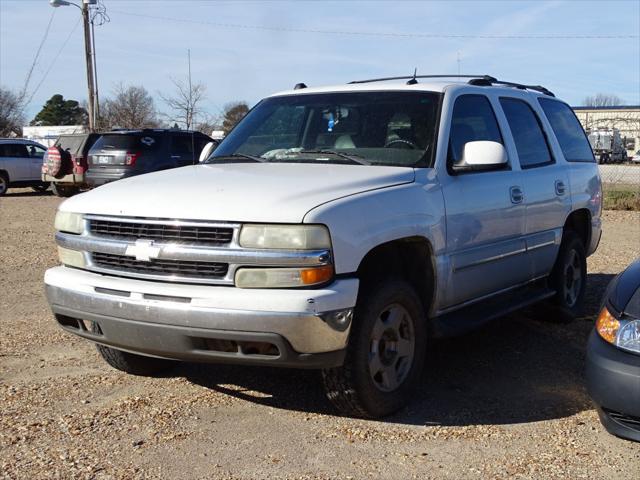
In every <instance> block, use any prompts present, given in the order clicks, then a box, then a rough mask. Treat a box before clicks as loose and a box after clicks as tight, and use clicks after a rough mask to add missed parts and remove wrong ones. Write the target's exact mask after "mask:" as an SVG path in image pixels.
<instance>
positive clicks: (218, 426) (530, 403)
mask: <svg viewBox="0 0 640 480" xmlns="http://www.w3.org/2000/svg"><path fill="white" fill-rule="evenodd" d="M59 202H60V200H59V199H57V198H55V197H53V196H50V195H38V194H33V193H31V192H30V191H29V190H11V191H10V192H9V194H8V195H7V196H6V197H3V198H1V199H0V227H1V228H0V402H1V403H0V404H1V405H2V408H1V411H0V478H28V479H33V478H49V477H51V478H100V479H102V478H157V477H158V478H159V477H162V478H223V479H236V478H238V479H239V478H246V479H250V478H292V479H293V478H295V479H299V478H300V479H325V478H356V479H359V478H398V479H410V478H420V479H425V478H454V479H460V478H541V479H543V478H544V479H549V478H572V479H575V478H607V479H613V478H620V479H634V480H636V479H638V478H640V444H634V443H631V442H626V441H623V440H620V439H617V438H615V437H612V436H610V435H608V434H607V433H606V432H605V431H604V430H603V429H602V427H601V426H600V423H599V422H598V418H597V415H596V413H595V411H594V410H593V407H592V405H591V403H590V401H589V398H588V397H587V396H586V393H585V388H584V378H583V364H584V348H585V344H586V339H587V335H588V333H589V331H590V329H591V327H592V325H593V320H594V314H595V313H596V308H597V303H598V301H599V299H600V296H601V294H602V292H603V289H604V287H605V285H606V284H607V282H608V281H609V280H610V279H611V277H612V276H613V275H614V274H615V273H617V272H619V271H620V270H621V269H622V268H623V267H624V266H626V265H627V264H629V263H630V262H631V261H632V260H633V259H634V258H635V257H637V256H638V255H639V254H640V213H637V212H605V214H604V228H605V234H604V237H603V239H602V243H601V245H600V249H599V250H598V252H597V253H596V254H595V255H594V256H593V257H591V258H590V259H589V270H590V275H589V287H588V293H587V295H588V302H589V308H588V313H589V316H588V317H585V318H584V319H580V320H577V321H576V322H574V323H572V324H571V325H568V326H567V325H554V324H550V323H546V322H544V321H542V320H543V319H540V318H537V317H536V314H535V313H533V312H524V313H520V314H517V315H512V316H510V317H507V318H504V319H502V320H499V321H496V322H493V323H492V324H491V325H488V326H487V327H485V328H484V329H482V330H480V331H477V332H474V333H473V334H469V335H467V336H465V337H462V338H458V339H454V340H447V341H441V342H439V343H436V344H435V345H433V348H432V351H431V353H430V355H429V358H428V360H427V361H428V366H427V369H426V370H427V374H426V376H425V380H424V388H423V389H422V391H421V392H419V394H418V395H417V396H416V399H415V402H414V403H413V404H412V405H411V407H409V408H408V409H406V410H404V411H402V412H400V413H399V414H397V415H395V416H393V417H391V418H387V419H385V420H384V421H379V422H378V421H363V420H354V419H349V418H341V417H338V416H336V415H334V413H333V412H332V411H331V409H330V408H329V407H328V405H327V403H325V401H324V398H323V393H322V389H321V385H320V383H319V380H318V374H317V373H316V372H310V371H294V370H278V369H260V368H246V367H245V368H240V367H231V366H216V365H192V364H182V365H180V366H178V367H176V368H175V369H174V370H172V371H171V372H169V373H168V374H167V375H166V376H164V377H162V378H142V377H133V376H127V375H125V374H123V373H119V372H117V371H115V370H113V369H111V368H109V367H108V366H107V365H106V364H104V363H103V362H102V361H101V360H100V359H99V357H98V354H97V352H96V351H95V349H94V348H93V346H92V345H90V344H89V343H88V342H85V341H83V340H81V339H77V338H75V337H72V336H70V335H67V334H65V333H63V332H62V331H61V330H60V329H59V328H58V327H56V325H55V323H54V320H53V318H52V315H51V314H50V312H49V310H48V308H47V305H46V302H45V299H44V296H43V288H42V276H43V273H44V271H45V269H46V268H48V267H50V266H52V265H55V264H56V263H57V260H56V253H55V248H54V243H53V235H52V233H53V232H52V225H53V216H54V212H55V208H56V206H57V205H58V204H59Z"/></svg>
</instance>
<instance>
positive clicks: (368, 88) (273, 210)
mask: <svg viewBox="0 0 640 480" xmlns="http://www.w3.org/2000/svg"><path fill="white" fill-rule="evenodd" d="M422 78H423V77H417V78H416V77H411V78H394V79H382V80H375V81H363V82H354V83H351V84H348V85H341V86H337V87H329V88H306V87H305V86H304V85H303V84H299V85H297V86H296V88H295V89H294V90H291V91H287V92H283V93H279V94H276V95H273V96H271V97H269V98H267V99H265V100H263V101H261V102H260V103H259V104H258V105H257V106H256V107H255V108H253V110H251V112H250V113H249V114H248V115H247V116H246V117H245V118H244V119H243V120H242V121H241V122H240V123H239V125H238V126H237V127H236V128H235V129H234V130H233V131H232V132H231V133H230V134H229V135H228V136H227V137H226V138H225V139H224V141H223V142H222V143H221V144H220V146H219V147H218V148H217V149H216V150H215V151H214V153H213V154H212V155H211V156H210V157H209V158H208V159H207V160H206V161H205V162H204V164H201V165H197V166H188V167H184V168H180V169H177V170H172V171H170V172H157V173H152V174H148V175H142V176H140V177H136V178H130V179H125V180H122V181H119V182H117V183H114V184H110V185H107V186H104V187H100V188H98V189H96V190H94V191H91V192H88V193H84V194H81V195H78V196H76V197H74V198H72V199H70V200H67V201H66V202H64V203H63V204H62V205H61V206H60V209H59V212H58V214H57V217H56V230H57V232H56V241H57V243H58V248H59V254H60V260H61V262H62V264H63V266H59V267H55V268H52V269H50V270H48V271H47V273H46V275H45V283H46V291H47V296H48V299H49V302H50V304H51V308H52V309H53V312H54V313H55V317H56V320H57V321H58V323H59V324H60V325H61V326H62V327H63V328H64V329H65V330H67V331H69V332H72V333H75V334H77V335H80V336H82V337H85V338H87V339H89V340H92V341H94V342H96V343H97V344H98V349H99V351H100V353H101V354H102V356H103V357H104V359H105V360H106V361H107V362H108V363H109V364H111V365H112V366H114V367H115V368H118V369H120V370H123V371H125V372H129V373H134V374H151V373H153V372H155V371H158V370H159V369H162V368H166V367H167V366H169V365H171V361H172V360H193V361H210V362H233V363H245V364H255V365H276V366H277V365H279V366H287V367H299V368H318V369H322V372H323V378H324V385H325V387H326V390H327V396H328V398H329V399H330V400H331V401H332V402H333V403H334V404H335V405H336V406H337V407H338V408H339V409H340V411H341V412H343V413H346V414H349V415H357V416H380V415H385V414H388V413H391V412H393V411H395V410H397V409H398V408H400V407H401V406H403V405H404V404H405V403H406V402H407V401H408V399H409V398H411V396H410V392H411V391H412V389H413V388H414V387H415V386H416V384H417V383H418V382H419V381H420V378H421V377H420V372H421V370H422V367H423V360H424V358H425V353H426V349H427V348H428V347H427V346H428V343H427V340H428V339H429V338H430V337H441V336H446V335H453V334H456V333H459V332H462V331H465V330H468V329H471V328H473V327H475V326H477V325H479V324H481V323H482V322H486V321H487V320H489V319H492V318H495V317H496V316H498V315H502V314H504V313H507V312H510V311H513V310H515V309H518V308H521V307H523V306H526V305H530V304H532V303H535V302H539V301H542V300H545V301H546V302H547V304H548V305H550V306H553V307H554V308H553V310H552V312H553V313H551V314H549V317H550V318H553V319H558V320H562V319H568V318H572V317H573V316H575V315H577V314H578V313H579V311H580V307H581V304H582V300H583V297H584V292H585V284H586V280H587V265H586V258H587V256H588V255H590V254H591V253H593V252H594V251H595V249H596V247H597V245H598V241H599V239H600V233H601V230H600V210H601V199H602V197H601V185H600V178H599V176H598V169H597V165H596V163H595V161H594V158H593V154H592V152H591V149H590V147H589V143H588V141H587V138H586V137H585V134H584V132H583V130H582V128H581V127H580V124H579V123H578V121H577V119H576V117H575V116H574V114H573V112H572V110H571V109H570V108H569V107H568V106H567V104H565V103H563V102H561V101H559V100H557V99H555V98H554V96H553V94H552V93H551V92H549V91H548V90H546V89H544V88H542V87H533V86H527V85H519V84H513V83H508V82H500V81H498V80H496V79H495V78H492V77H488V76H478V77H470V78H468V79H464V80H462V79H459V78H458V79H456V80H453V79H446V80H445V79H440V78H438V79H437V80H434V78H429V79H427V81H426V82H425V81H423V80H422ZM407 80H408V81H407Z"/></svg>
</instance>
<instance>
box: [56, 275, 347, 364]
mask: <svg viewBox="0 0 640 480" xmlns="http://www.w3.org/2000/svg"><path fill="white" fill-rule="evenodd" d="M45 287H46V293H47V299H48V301H49V304H50V306H51V309H52V310H53V312H54V314H55V315H56V319H57V320H58V323H59V324H60V326H61V327H62V328H63V329H65V330H66V331H68V332H70V333H74V334H76V335H79V336H81V337H84V338H87V339H89V340H92V341H94V342H97V343H101V344H104V345H107V346H111V347H113V348H117V349H120V350H125V351H129V352H133V353H138V354H142V355H149V356H156V357H162V358H171V359H177V360H186V361H210V362H225V363H245V364H256V365H274V366H288V367H302V368H305V367H306V368H324V367H332V366H337V365H341V364H342V362H343V360H344V351H345V347H346V343H347V338H348V335H349V329H348V328H347V329H346V330H345V331H342V332H340V331H338V330H336V329H334V328H333V327H331V326H330V325H329V323H327V322H326V321H325V319H324V314H325V313H328V312H335V311H338V310H345V309H350V308H352V307H353V306H354V305H355V302H356V296H357V290H358V280H357V279H342V280H338V281H336V282H334V283H333V284H331V285H329V286H327V287H324V288H322V289H318V290H296V289H288V290H249V289H240V288H235V287H229V286H202V285H185V284H171V283H160V282H148V281H142V280H133V279H125V278H117V277H111V276H105V275H100V274H96V273H91V272H86V271H83V270H78V269H73V268H67V267H54V268H52V269H49V270H48V271H47V272H46V274H45ZM78 319H79V320H85V321H89V322H95V323H96V324H97V325H98V326H99V327H100V328H99V330H100V331H101V333H95V332H92V331H90V330H88V329H87V328H85V327H84V326H83V325H84V324H83V322H77V321H76V320H78ZM210 340H212V341H216V340H225V341H232V342H267V343H271V344H273V345H275V346H276V347H277V349H278V352H279V353H278V355H277V356H274V355H257V354H255V355H254V354H245V353H242V352H241V349H239V351H238V352H237V353H229V352H221V351H218V350H212V349H209V348H207V347H205V346H206V345H208V344H209V343H210V342H209V341H210Z"/></svg>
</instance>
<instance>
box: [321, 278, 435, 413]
mask: <svg viewBox="0 0 640 480" xmlns="http://www.w3.org/2000/svg"><path fill="white" fill-rule="evenodd" d="M426 340H427V328H426V319H425V315H424V311H423V308H422V304H421V302H420V300H419V299H418V297H417V295H416V294H415V291H414V290H413V288H412V287H411V286H410V285H409V284H408V283H406V282H405V281H402V280H389V281H384V282H382V283H378V284H377V285H375V286H372V287H369V288H367V289H366V291H365V292H363V294H362V295H361V296H360V298H359V300H358V305H357V306H356V311H355V316H354V323H353V326H352V329H351V334H350V336H349V343H348V346H347V355H346V358H345V363H344V365H343V366H341V367H337V368H330V369H325V370H323V372H322V376H323V380H324V387H325V391H326V394H327V397H328V399H329V400H330V401H331V402H332V403H333V405H334V406H335V407H336V408H337V409H338V410H339V412H340V413H341V414H343V415H347V416H355V417H363V418H372V417H381V416H384V415H389V414H391V413H393V412H395V411H397V410H399V409H400V408H402V407H403V406H405V405H406V404H407V403H408V402H409V400H410V399H411V393H412V392H413V390H414V389H415V388H416V386H417V385H418V383H419V381H420V374H421V372H422V366H423V363H424V358H425V353H426Z"/></svg>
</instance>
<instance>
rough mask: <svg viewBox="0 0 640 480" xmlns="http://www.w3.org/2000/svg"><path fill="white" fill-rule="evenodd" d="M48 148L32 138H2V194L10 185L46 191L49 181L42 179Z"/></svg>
mask: <svg viewBox="0 0 640 480" xmlns="http://www.w3.org/2000/svg"><path fill="white" fill-rule="evenodd" d="M46 151H47V148H46V147H45V146H44V145H40V144H39V143H36V142H33V141H31V140H23V139H21V138H0V196H2V195H4V194H5V193H7V190H8V189H9V187H31V188H33V189H34V190H35V191H36V192H44V191H45V190H46V189H47V188H49V183H47V182H43V181H41V179H40V169H41V168H42V157H43V156H44V154H45V152H46Z"/></svg>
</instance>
